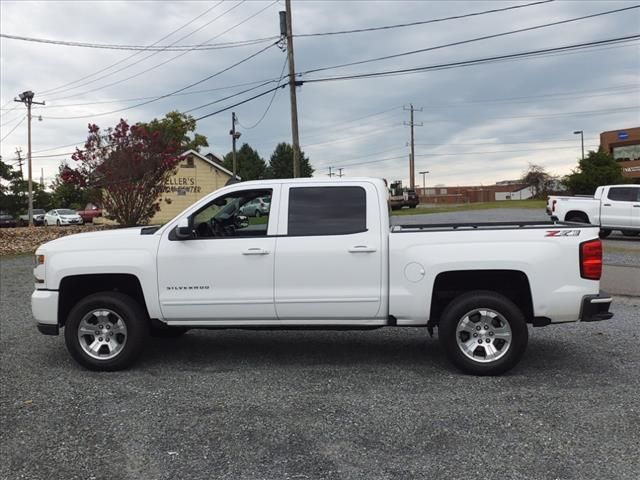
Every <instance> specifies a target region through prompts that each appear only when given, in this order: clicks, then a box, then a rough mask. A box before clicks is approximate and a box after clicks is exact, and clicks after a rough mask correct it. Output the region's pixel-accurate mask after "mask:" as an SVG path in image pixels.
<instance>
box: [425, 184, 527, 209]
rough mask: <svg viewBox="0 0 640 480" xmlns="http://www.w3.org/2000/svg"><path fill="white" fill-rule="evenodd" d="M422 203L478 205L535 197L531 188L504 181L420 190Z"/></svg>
mask: <svg viewBox="0 0 640 480" xmlns="http://www.w3.org/2000/svg"><path fill="white" fill-rule="evenodd" d="M417 191H418V194H419V195H420V203H438V204H440V203H449V204H452V203H476V202H494V201H500V200H528V199H530V198H532V197H533V192H532V190H531V187H529V186H528V185H526V184H524V183H521V182H516V181H508V180H507V181H502V182H498V183H496V184H495V185H473V186H462V187H460V186H457V187H443V186H438V187H433V188H418V189H417Z"/></svg>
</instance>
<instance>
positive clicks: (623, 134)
mask: <svg viewBox="0 0 640 480" xmlns="http://www.w3.org/2000/svg"><path fill="white" fill-rule="evenodd" d="M628 138H629V134H628V133H627V132H618V140H626V139H628Z"/></svg>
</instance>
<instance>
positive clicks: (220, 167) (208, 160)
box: [180, 150, 240, 179]
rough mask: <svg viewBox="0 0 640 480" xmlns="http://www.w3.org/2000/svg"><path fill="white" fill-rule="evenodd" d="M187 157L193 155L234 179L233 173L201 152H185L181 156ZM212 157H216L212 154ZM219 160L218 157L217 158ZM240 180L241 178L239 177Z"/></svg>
mask: <svg viewBox="0 0 640 480" xmlns="http://www.w3.org/2000/svg"><path fill="white" fill-rule="evenodd" d="M187 155H193V156H195V157H198V158H199V159H200V160H202V161H203V162H206V163H208V164H209V165H211V166H212V167H214V168H217V169H218V170H220V171H221V172H224V173H226V174H227V175H229V176H230V177H232V178H233V172H230V171H229V170H227V169H226V168H224V167H223V166H222V165H220V164H219V163H218V162H216V161H215V160H212V159H210V158H208V157H206V156H205V155H202V154H201V153H199V152H196V151H195V150H188V151H186V152H184V153H183V154H182V155H180V156H181V157H186V156H187ZM211 155H212V156H214V157H216V156H215V155H213V154H211ZM216 158H217V157H216ZM238 178H239V179H240V177H238Z"/></svg>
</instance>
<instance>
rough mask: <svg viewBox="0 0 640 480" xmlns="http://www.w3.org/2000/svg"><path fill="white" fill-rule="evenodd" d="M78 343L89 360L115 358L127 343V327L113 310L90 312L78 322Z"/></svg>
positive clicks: (101, 309)
mask: <svg viewBox="0 0 640 480" xmlns="http://www.w3.org/2000/svg"><path fill="white" fill-rule="evenodd" d="M78 342H79V343H80V347H81V348H82V350H83V351H84V353H86V354H87V355H89V356H90V357H91V358H95V359H96V360H109V359H111V358H114V357H116V356H117V355H118V354H119V353H120V352H121V351H122V349H123V348H124V346H125V344H126V343H127V326H126V325H125V323H124V320H123V319H122V317H121V316H120V315H118V314H117V313H115V312H114V311H113V310H109V309H106V308H100V309H97V310H92V311H90V312H89V313H87V314H86V315H85V316H84V317H82V320H80V324H79V325H78Z"/></svg>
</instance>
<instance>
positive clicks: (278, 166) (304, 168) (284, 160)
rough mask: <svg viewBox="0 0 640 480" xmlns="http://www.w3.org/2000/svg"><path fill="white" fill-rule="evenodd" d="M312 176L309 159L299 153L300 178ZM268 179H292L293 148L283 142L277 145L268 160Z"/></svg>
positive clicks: (302, 153)
mask: <svg viewBox="0 0 640 480" xmlns="http://www.w3.org/2000/svg"><path fill="white" fill-rule="evenodd" d="M311 175H313V167H311V163H310V162H309V158H308V157H306V156H305V154H304V152H302V151H301V152H300V176H301V177H310V176H311ZM267 176H268V177H269V178H292V177H293V147H292V146H291V145H290V144H288V143H285V142H282V143H279V144H278V145H277V146H276V148H275V150H274V151H273V153H272V154H271V159H270V160H269V167H268V169H267Z"/></svg>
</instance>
